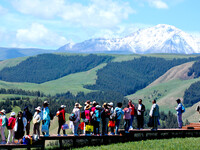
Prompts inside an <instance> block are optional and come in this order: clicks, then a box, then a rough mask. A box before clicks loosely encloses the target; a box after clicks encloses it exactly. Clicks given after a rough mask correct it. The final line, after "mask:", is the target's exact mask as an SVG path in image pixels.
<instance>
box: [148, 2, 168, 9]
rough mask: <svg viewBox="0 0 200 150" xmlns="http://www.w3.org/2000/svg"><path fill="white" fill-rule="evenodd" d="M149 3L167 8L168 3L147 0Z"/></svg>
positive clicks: (160, 7) (159, 7)
mask: <svg viewBox="0 0 200 150" xmlns="http://www.w3.org/2000/svg"><path fill="white" fill-rule="evenodd" d="M149 3H150V5H152V6H153V7H156V8H158V9H167V8H168V5H167V4H166V3H165V2H163V1H161V0H149Z"/></svg>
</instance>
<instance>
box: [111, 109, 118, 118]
mask: <svg viewBox="0 0 200 150" xmlns="http://www.w3.org/2000/svg"><path fill="white" fill-rule="evenodd" d="M118 111H119V110H116V111H114V113H113V114H111V115H110V119H111V120H117V118H118V116H119V115H118Z"/></svg>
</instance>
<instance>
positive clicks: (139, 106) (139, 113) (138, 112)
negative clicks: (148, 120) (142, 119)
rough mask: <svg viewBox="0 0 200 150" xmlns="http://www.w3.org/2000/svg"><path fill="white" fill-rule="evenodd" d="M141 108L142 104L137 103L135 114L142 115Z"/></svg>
mask: <svg viewBox="0 0 200 150" xmlns="http://www.w3.org/2000/svg"><path fill="white" fill-rule="evenodd" d="M138 110H140V111H138ZM141 110H142V105H141V104H139V105H138V109H137V114H138V115H142V113H141Z"/></svg>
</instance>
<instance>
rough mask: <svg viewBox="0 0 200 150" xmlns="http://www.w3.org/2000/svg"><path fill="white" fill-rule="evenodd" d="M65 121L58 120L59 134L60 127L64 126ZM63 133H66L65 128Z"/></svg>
mask: <svg viewBox="0 0 200 150" xmlns="http://www.w3.org/2000/svg"><path fill="white" fill-rule="evenodd" d="M64 124H65V122H64V121H58V134H60V129H61V128H62V125H64ZM63 134H65V130H63Z"/></svg>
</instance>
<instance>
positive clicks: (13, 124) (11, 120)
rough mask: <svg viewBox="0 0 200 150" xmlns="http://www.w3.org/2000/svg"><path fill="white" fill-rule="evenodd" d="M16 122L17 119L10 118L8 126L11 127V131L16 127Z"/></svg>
mask: <svg viewBox="0 0 200 150" xmlns="http://www.w3.org/2000/svg"><path fill="white" fill-rule="evenodd" d="M15 122H16V118H14V117H10V118H9V119H8V126H9V127H10V128H11V129H13V128H14V126H15Z"/></svg>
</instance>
